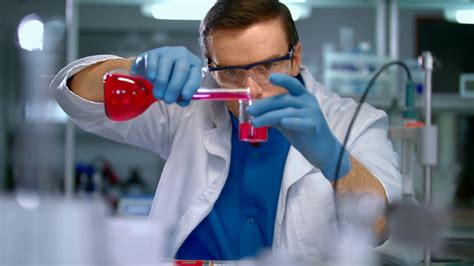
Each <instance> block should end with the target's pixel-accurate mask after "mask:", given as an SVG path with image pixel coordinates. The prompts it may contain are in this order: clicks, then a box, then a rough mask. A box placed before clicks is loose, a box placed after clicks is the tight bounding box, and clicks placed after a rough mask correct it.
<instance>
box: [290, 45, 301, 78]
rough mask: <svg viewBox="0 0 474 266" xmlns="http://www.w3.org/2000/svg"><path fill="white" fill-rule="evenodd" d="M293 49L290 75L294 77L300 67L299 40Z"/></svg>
mask: <svg viewBox="0 0 474 266" xmlns="http://www.w3.org/2000/svg"><path fill="white" fill-rule="evenodd" d="M294 49H295V50H294V51H293V59H292V60H291V72H290V74H291V76H293V77H296V76H297V75H298V74H299V73H300V67H301V53H302V48H301V42H298V43H297V44H296V45H295V48H294Z"/></svg>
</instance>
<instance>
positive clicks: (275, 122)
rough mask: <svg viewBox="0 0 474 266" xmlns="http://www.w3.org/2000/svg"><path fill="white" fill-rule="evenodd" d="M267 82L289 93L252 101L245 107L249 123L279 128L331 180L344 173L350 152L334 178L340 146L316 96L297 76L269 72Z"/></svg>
mask: <svg viewBox="0 0 474 266" xmlns="http://www.w3.org/2000/svg"><path fill="white" fill-rule="evenodd" d="M270 82H271V83H272V84H273V85H275V86H279V87H282V88H285V89H287V90H288V93H287V94H281V95H277V96H274V97H269V98H265V99H261V100H258V101H255V102H254V103H253V104H252V105H251V106H249V107H248V109H247V110H248V112H249V113H250V114H251V115H253V116H254V119H253V120H252V124H253V125H254V126H256V127H261V126H272V127H275V128H276V129H278V130H279V131H280V132H281V133H282V134H283V135H284V136H285V137H286V138H287V139H288V141H289V142H290V143H291V144H292V145H293V146H294V147H295V148H296V149H297V150H298V151H299V152H301V154H303V156H304V157H305V158H306V159H307V160H308V161H309V162H310V163H311V164H313V165H314V166H316V167H318V168H319V169H321V172H322V173H323V174H324V176H325V177H326V178H327V179H329V180H330V181H334V180H336V179H338V178H340V177H344V176H345V175H347V174H348V173H349V171H350V169H351V162H350V158H349V154H348V153H347V152H344V156H343V160H342V163H341V169H340V170H339V175H338V177H337V178H336V177H335V175H336V167H337V160H338V157H339V153H340V151H341V149H343V147H342V145H341V143H340V142H339V141H338V139H337V138H336V137H335V136H334V135H333V134H332V132H331V129H330V128H329V126H328V124H327V122H326V119H325V118H324V115H323V113H322V111H321V108H320V107H319V103H318V100H317V99H316V97H315V96H314V95H312V94H311V93H309V92H308V91H307V90H306V88H305V87H304V86H303V84H301V82H300V81H299V80H298V79H296V78H294V77H291V76H288V75H283V74H272V75H271V76H270Z"/></svg>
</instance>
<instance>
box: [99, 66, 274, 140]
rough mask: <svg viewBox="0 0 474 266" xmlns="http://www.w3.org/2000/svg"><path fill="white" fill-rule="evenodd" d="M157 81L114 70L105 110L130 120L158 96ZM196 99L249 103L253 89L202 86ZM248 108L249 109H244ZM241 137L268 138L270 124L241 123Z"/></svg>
mask: <svg viewBox="0 0 474 266" xmlns="http://www.w3.org/2000/svg"><path fill="white" fill-rule="evenodd" d="M152 90H153V84H151V83H150V82H149V81H148V80H146V79H145V78H143V77H141V76H138V75H130V74H128V73H127V72H126V71H120V72H119V71H116V72H115V71H114V72H109V73H107V74H105V75H104V107H105V114H106V115H107V117H109V118H110V119H111V120H114V121H127V120H130V119H132V118H134V117H136V116H138V115H140V114H142V113H143V112H145V110H146V109H148V107H150V105H151V104H153V103H154V102H156V101H157V100H156V99H155V97H153V93H152ZM192 100H207V101H231V100H239V102H240V103H241V105H242V104H243V103H248V102H249V101H250V100H251V98H250V92H249V89H241V88H240V89H220V88H216V89H207V88H200V89H198V90H197V92H196V93H195V94H194V95H193V97H192ZM244 112H246V111H245V110H244ZM239 126H240V128H239V135H240V140H242V141H248V142H261V141H266V140H267V137H266V134H267V128H266V127H265V128H254V127H253V126H251V125H250V123H241V124H240V125H239Z"/></svg>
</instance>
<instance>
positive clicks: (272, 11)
mask: <svg viewBox="0 0 474 266" xmlns="http://www.w3.org/2000/svg"><path fill="white" fill-rule="evenodd" d="M276 18H279V19H280V20H281V22H282V25H283V27H284V30H285V32H286V35H287V40H288V44H289V47H288V49H290V48H291V47H293V46H294V45H296V43H298V41H299V37H298V32H297V31H296V26H295V22H294V21H293V18H292V17H291V13H290V10H289V9H288V7H287V6H285V5H284V4H282V3H280V2H279V1H278V0H218V1H217V2H216V3H215V4H214V6H213V7H212V8H211V9H210V10H209V11H208V12H207V14H206V17H205V18H204V19H203V20H202V22H201V26H200V30H199V33H200V37H199V41H200V43H201V47H202V50H203V51H204V55H205V56H206V57H207V58H209V52H208V51H209V50H208V47H207V38H208V37H209V35H211V34H212V32H213V31H215V30H217V29H245V28H248V27H250V26H252V25H254V24H255V23H257V22H262V21H268V20H272V19H276Z"/></svg>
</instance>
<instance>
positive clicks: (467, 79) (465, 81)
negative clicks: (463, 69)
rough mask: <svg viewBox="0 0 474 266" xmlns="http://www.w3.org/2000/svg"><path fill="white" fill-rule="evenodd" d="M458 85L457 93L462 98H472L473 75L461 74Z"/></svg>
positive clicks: (473, 92)
mask: <svg viewBox="0 0 474 266" xmlns="http://www.w3.org/2000/svg"><path fill="white" fill-rule="evenodd" d="M459 85H460V86H459V92H460V94H461V96H462V97H470V98H473V97H474V73H463V74H461V76H460V77H459Z"/></svg>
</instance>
